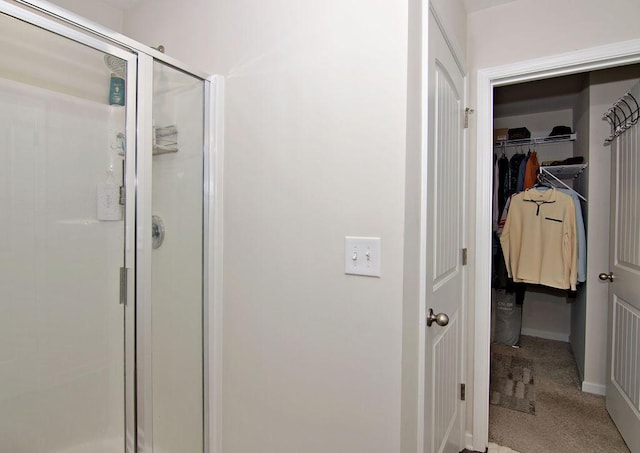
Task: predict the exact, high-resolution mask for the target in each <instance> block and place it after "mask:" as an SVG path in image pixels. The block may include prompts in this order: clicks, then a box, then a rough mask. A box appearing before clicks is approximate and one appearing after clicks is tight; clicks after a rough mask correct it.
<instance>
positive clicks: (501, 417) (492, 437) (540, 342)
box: [489, 336, 629, 453]
mask: <svg viewBox="0 0 640 453" xmlns="http://www.w3.org/2000/svg"><path fill="white" fill-rule="evenodd" d="M520 344H521V348H520V349H514V348H511V347H509V346H501V345H492V346H491V350H492V352H497V353H500V354H505V355H515V356H518V357H523V358H526V359H529V360H531V361H532V363H533V368H534V373H535V379H536V381H535V385H536V415H529V414H525V413H524V412H518V411H514V410H511V409H506V408H504V407H500V406H494V405H490V406H489V414H490V416H489V441H490V442H493V443H495V444H498V445H501V446H504V447H509V448H512V449H514V450H517V451H519V452H521V453H572V452H576V453H578V452H579V453H591V452H593V453H596V452H602V453H618V452H621V453H628V452H629V449H628V448H627V447H626V445H625V444H624V442H623V440H622V438H621V437H620V434H619V433H618V430H617V429H616V428H615V425H614V424H613V422H612V421H611V419H610V418H609V415H608V413H607V411H606V409H605V407H604V398H603V397H600V396H597V395H592V394H589V393H584V392H582V391H580V389H579V385H580V382H579V380H578V373H577V369H576V365H575V361H574V359H573V355H572V354H571V349H570V346H569V344H568V343H563V342H560V341H552V340H544V339H541V338H535V337H527V336H523V337H522V338H521V341H520Z"/></svg>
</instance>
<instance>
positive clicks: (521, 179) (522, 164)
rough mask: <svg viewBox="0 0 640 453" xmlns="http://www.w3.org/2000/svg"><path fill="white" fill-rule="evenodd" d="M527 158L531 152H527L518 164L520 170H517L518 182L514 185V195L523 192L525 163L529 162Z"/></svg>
mask: <svg viewBox="0 0 640 453" xmlns="http://www.w3.org/2000/svg"><path fill="white" fill-rule="evenodd" d="M529 156H531V151H529V152H528V153H527V155H526V156H525V157H524V159H522V162H520V168H518V181H517V183H516V193H518V192H522V191H523V190H524V174H525V171H526V169H527V162H529Z"/></svg>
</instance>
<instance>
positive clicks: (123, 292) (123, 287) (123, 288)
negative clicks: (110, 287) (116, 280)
mask: <svg viewBox="0 0 640 453" xmlns="http://www.w3.org/2000/svg"><path fill="white" fill-rule="evenodd" d="M127 270H128V269H127V268H126V267H121V268H120V305H127V275H128V274H127Z"/></svg>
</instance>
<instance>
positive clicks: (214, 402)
mask: <svg viewBox="0 0 640 453" xmlns="http://www.w3.org/2000/svg"><path fill="white" fill-rule="evenodd" d="M209 81H210V82H211V87H210V95H211V102H210V104H209V134H208V135H209V137H208V141H209V154H210V155H209V165H208V173H209V178H208V190H207V196H208V225H209V232H208V236H209V247H208V258H207V263H208V269H209V272H208V274H207V275H208V278H209V279H210V283H209V285H208V304H209V311H208V313H207V325H208V326H209V329H208V351H207V353H208V354H207V355H208V361H207V362H208V370H207V371H208V373H207V375H208V383H207V384H208V390H209V395H208V396H209V397H208V402H207V404H208V413H209V419H208V426H207V429H208V434H209V435H208V451H209V453H219V452H221V451H222V340H223V336H222V335H223V331H222V327H223V323H222V316H223V301H222V297H223V292H222V289H223V287H222V281H223V272H222V263H223V261H222V258H223V219H222V215H223V209H222V206H223V204H222V199H223V196H222V188H223V179H222V169H223V160H224V153H223V150H224V148H223V145H224V134H223V132H224V79H223V78H222V77H221V76H212V77H210V78H209Z"/></svg>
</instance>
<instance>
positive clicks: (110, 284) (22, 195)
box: [0, 13, 135, 453]
mask: <svg viewBox="0 0 640 453" xmlns="http://www.w3.org/2000/svg"><path fill="white" fill-rule="evenodd" d="M34 20H36V21H37V22H38V23H39V27H36V26H34V25H31V24H29V23H27V22H25V21H23V20H18V19H16V18H14V17H11V16H10V15H8V14H5V13H0V30H1V32H0V159H1V162H2V163H1V164H0V210H1V212H2V215H1V216H0V218H1V221H0V268H1V269H0V451H3V452H5V451H6V452H12V453H40V452H42V453H45V452H47V453H49V452H69V453H71V452H96V453H101V452H105V453H107V452H109V453H111V452H123V451H125V448H126V447H125V442H126V439H125V437H126V431H127V430H126V429H125V426H126V424H127V423H129V424H130V423H132V421H131V417H132V414H133V412H132V410H133V409H131V408H129V409H128V415H126V411H127V406H126V405H125V397H126V396H128V395H127V394H128V393H129V392H130V390H126V389H127V388H128V387H127V386H126V384H125V350H126V349H127V348H131V344H130V343H128V340H127V341H126V340H125V324H126V323H129V322H132V319H127V318H126V317H127V316H128V315H127V313H126V312H127V310H128V308H126V306H125V305H124V304H122V303H121V302H124V298H122V299H121V294H120V280H121V275H120V274H121V271H120V269H121V268H123V267H125V265H127V264H131V265H132V251H131V250H128V251H127V250H125V229H126V226H127V224H128V223H129V224H131V222H132V216H131V209H132V207H131V206H130V207H129V208H128V209H125V206H124V201H125V200H124V193H125V191H124V186H126V185H127V184H126V182H127V181H128V180H129V181H130V180H132V175H133V174H132V169H133V166H132V165H133V164H132V163H131V162H129V159H128V158H127V155H128V152H127V145H128V144H129V143H133V140H131V138H132V137H133V135H132V134H133V133H134V132H133V131H134V129H135V128H134V127H132V125H134V123H132V121H133V120H134V116H133V115H132V114H131V113H130V112H129V109H130V108H131V107H130V106H129V105H128V104H129V103H130V102H127V101H132V100H134V99H135V87H134V86H133V84H131V86H128V85H127V84H126V80H135V77H132V75H134V73H133V71H134V70H135V69H134V68H132V66H134V67H135V64H132V63H135V57H134V56H133V55H132V54H129V53H127V52H125V51H122V50H118V49H114V48H113V47H112V46H106V45H104V44H101V43H100V42H98V41H92V40H90V39H89V38H87V39H86V40H84V41H83V42H82V43H81V42H78V41H75V40H72V39H68V38H66V37H64V36H62V35H64V34H65V29H63V28H62V27H61V26H59V25H58V24H55V23H45V22H44V19H42V18H41V17H37V18H35V19H34ZM49 25H51V27H50V28H51V29H52V30H54V31H55V33H54V32H52V31H47V30H46V29H45V28H47V27H48V26H49ZM131 148H133V145H132V146H131ZM131 192H132V193H133V189H132V190H131ZM121 194H122V195H123V196H122V197H121ZM125 211H129V213H127V212H125ZM129 229H131V228H129ZM122 296H125V294H122ZM130 388H132V386H130ZM129 442H130V444H131V443H132V440H131V439H130V440H129Z"/></svg>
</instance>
